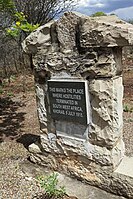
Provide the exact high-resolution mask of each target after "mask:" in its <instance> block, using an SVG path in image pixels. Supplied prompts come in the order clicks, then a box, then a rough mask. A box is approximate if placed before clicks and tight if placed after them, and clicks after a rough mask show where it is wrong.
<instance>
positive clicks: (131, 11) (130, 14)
mask: <svg viewBox="0 0 133 199" xmlns="http://www.w3.org/2000/svg"><path fill="white" fill-rule="evenodd" d="M111 13H114V14H116V15H118V17H120V18H122V19H133V6H132V7H127V8H120V9H117V10H114V11H112V12H111Z"/></svg>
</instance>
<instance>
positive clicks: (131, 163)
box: [114, 156, 133, 178]
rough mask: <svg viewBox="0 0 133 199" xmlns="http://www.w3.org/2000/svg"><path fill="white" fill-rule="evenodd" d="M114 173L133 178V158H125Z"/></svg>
mask: <svg viewBox="0 0 133 199" xmlns="http://www.w3.org/2000/svg"><path fill="white" fill-rule="evenodd" d="M114 172H115V173H119V174H122V175H125V176H129V177H132V178H133V157H127V156H125V157H124V158H123V160H122V162H121V163H120V165H119V166H118V168H117V169H116V170H115V171H114Z"/></svg>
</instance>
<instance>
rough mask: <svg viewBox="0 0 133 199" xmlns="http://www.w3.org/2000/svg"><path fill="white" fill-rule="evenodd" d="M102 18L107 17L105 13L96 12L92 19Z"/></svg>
mask: <svg viewBox="0 0 133 199" xmlns="http://www.w3.org/2000/svg"><path fill="white" fill-rule="evenodd" d="M100 16H107V14H105V13H104V12H96V13H94V14H92V15H91V17H100Z"/></svg>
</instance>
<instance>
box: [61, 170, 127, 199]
mask: <svg viewBox="0 0 133 199" xmlns="http://www.w3.org/2000/svg"><path fill="white" fill-rule="evenodd" d="M58 180H59V185H60V186H65V189H66V192H67V193H68V194H69V195H70V196H76V197H77V198H78V199H107V198H108V199H125V198H124V197H122V196H116V195H113V194H111V193H108V192H106V191H103V190H102V189H99V188H97V187H94V186H90V185H88V184H85V183H83V182H81V181H78V180H76V179H73V178H70V177H68V176H66V175H63V174H60V173H58Z"/></svg>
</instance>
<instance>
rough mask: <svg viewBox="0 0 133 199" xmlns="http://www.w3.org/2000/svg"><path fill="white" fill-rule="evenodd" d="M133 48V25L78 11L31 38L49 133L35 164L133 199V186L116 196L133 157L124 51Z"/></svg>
mask: <svg viewBox="0 0 133 199" xmlns="http://www.w3.org/2000/svg"><path fill="white" fill-rule="evenodd" d="M129 45H133V26H132V25H130V24H128V23H126V22H124V21H122V20H120V19H119V18H117V17H116V16H103V17H94V18H93V17H88V16H85V15H81V14H79V13H75V12H68V13H65V14H64V15H63V16H62V17H61V18H60V19H59V20H57V21H51V22H49V23H47V24H46V25H44V26H41V27H39V28H38V29H37V30H36V31H34V32H32V33H31V34H30V35H29V36H28V37H27V38H26V39H25V41H24V42H23V49H24V51H25V52H26V53H29V54H32V58H33V59H32V60H33V66H34V76H35V87H36V97H37V111H38V117H39V122H40V130H41V134H40V140H38V142H36V143H34V144H31V145H30V146H29V150H30V152H31V156H30V158H31V160H32V161H34V162H37V163H38V164H41V165H44V166H47V167H49V168H52V169H54V170H58V171H62V172H63V173H66V174H68V175H72V176H76V177H77V178H78V179H81V180H85V181H86V182H88V183H89V184H92V185H96V186H99V187H102V188H103V189H106V190H108V191H112V192H114V193H116V192H119V193H120V194H123V195H128V196H132V193H133V187H132V186H129V187H130V188H129V187H128V188H124V189H123V190H121V191H117V190H116V184H117V185H118V187H120V188H121V187H122V186H123V184H124V182H123V181H122V180H121V179H120V178H119V176H114V174H113V172H114V170H115V169H116V168H117V166H118V165H119V164H120V162H121V161H122V159H123V157H124V151H125V149H124V143H123V137H122V129H123V117H122V112H123V106H122V99H123V84H122V63H121V60H122V47H123V46H129ZM128 184H129V185H130V184H131V183H130V181H128ZM125 187H126V186H125ZM127 192H128V193H127Z"/></svg>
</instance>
